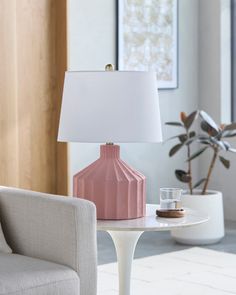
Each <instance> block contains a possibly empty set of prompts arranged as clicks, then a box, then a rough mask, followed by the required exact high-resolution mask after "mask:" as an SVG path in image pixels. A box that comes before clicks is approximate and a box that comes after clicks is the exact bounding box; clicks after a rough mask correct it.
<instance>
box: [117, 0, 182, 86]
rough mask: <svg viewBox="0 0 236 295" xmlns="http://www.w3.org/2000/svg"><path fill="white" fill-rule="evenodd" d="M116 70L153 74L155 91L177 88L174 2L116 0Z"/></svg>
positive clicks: (176, 11) (176, 20) (175, 11)
mask: <svg viewBox="0 0 236 295" xmlns="http://www.w3.org/2000/svg"><path fill="white" fill-rule="evenodd" d="M117 67H118V70H124V71H125V70H127V71H128V70H134V71H146V70H148V71H155V72H156V73H157V81H158V89H171V88H177V87H178V1H177V0H117Z"/></svg>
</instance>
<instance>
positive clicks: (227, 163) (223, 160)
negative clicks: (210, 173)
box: [219, 156, 230, 169]
mask: <svg viewBox="0 0 236 295" xmlns="http://www.w3.org/2000/svg"><path fill="white" fill-rule="evenodd" d="M219 159H220V161H221V163H222V164H223V165H224V166H225V168H227V169H229V168H230V161H229V160H227V159H225V158H223V157H222V156H219Z"/></svg>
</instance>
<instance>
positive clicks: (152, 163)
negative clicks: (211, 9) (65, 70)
mask: <svg viewBox="0 0 236 295" xmlns="http://www.w3.org/2000/svg"><path fill="white" fill-rule="evenodd" d="M68 11H69V17H68V19H69V29H68V35H69V68H70V69H73V70H103V69H104V66H105V64H107V63H115V1H114V0H69V1H68ZM198 64H199V60H198V0H191V1H189V0H180V1H179V88H178V89H176V90H169V91H160V107H161V115H162V121H163V122H165V121H170V120H178V118H179V112H180V111H186V112H191V111H193V110H195V109H197V106H198ZM176 131H177V130H176V129H175V130H174V129H171V128H170V127H169V128H167V127H166V126H163V133H164V137H165V138H168V137H169V136H171V135H173V134H174V133H175V132H176ZM169 148H170V144H169V143H168V144H164V145H161V144H159V145H157V144H122V147H121V155H122V158H123V159H124V160H125V161H127V162H128V163H129V164H130V165H132V166H133V167H135V168H136V169H138V170H140V171H141V172H143V173H144V174H145V175H146V176H147V183H148V186H147V195H148V201H149V202H157V201H158V192H159V188H160V186H162V187H163V186H181V184H180V183H179V182H178V181H177V180H176V179H175V176H174V169H175V168H182V167H183V165H184V161H185V159H186V158H185V154H183V153H179V154H178V155H177V156H176V157H175V158H173V159H169V157H168V150H169ZM98 151H99V146H98V145H96V144H70V149H69V156H70V161H69V163H70V179H72V175H73V174H74V173H76V172H77V171H79V170H81V169H82V168H83V167H85V166H87V165H88V164H89V163H91V162H92V161H94V160H95V159H96V158H97V157H98ZM194 172H195V173H198V167H197V165H196V166H195V167H194Z"/></svg>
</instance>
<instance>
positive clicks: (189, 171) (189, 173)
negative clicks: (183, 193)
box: [186, 130, 193, 195]
mask: <svg viewBox="0 0 236 295" xmlns="http://www.w3.org/2000/svg"><path fill="white" fill-rule="evenodd" d="M186 131H187V138H188V139H189V132H188V130H186ZM187 149H188V159H189V158H190V156H191V151H190V145H189V144H188V145H187ZM188 175H189V176H190V180H189V183H188V185H189V190H190V194H191V195H192V194H193V181H192V163H191V161H188Z"/></svg>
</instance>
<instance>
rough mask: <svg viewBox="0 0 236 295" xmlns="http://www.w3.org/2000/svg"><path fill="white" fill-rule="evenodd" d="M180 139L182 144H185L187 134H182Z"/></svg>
mask: <svg viewBox="0 0 236 295" xmlns="http://www.w3.org/2000/svg"><path fill="white" fill-rule="evenodd" d="M178 137H179V140H180V142H181V143H184V142H185V141H186V140H187V135H186V134H180V135H179V136H178Z"/></svg>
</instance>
